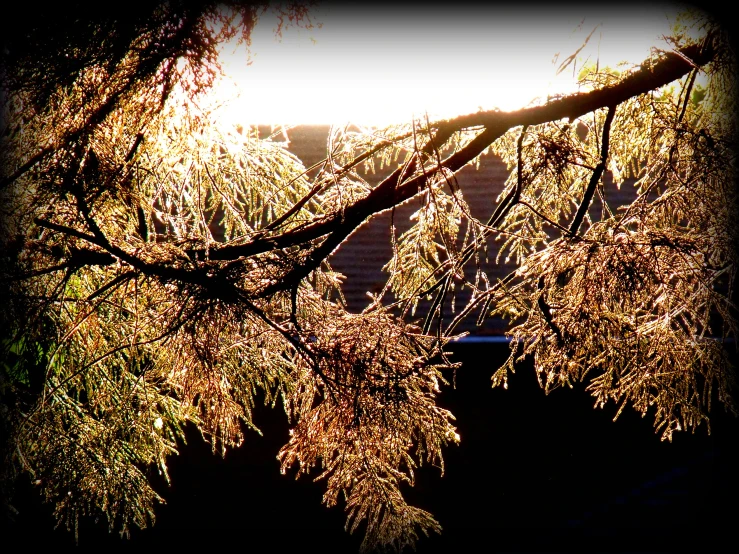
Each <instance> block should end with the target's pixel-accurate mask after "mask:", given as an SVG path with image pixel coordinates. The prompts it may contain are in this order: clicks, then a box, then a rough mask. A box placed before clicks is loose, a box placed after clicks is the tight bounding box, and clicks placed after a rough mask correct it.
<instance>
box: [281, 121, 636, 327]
mask: <svg viewBox="0 0 739 554" xmlns="http://www.w3.org/2000/svg"><path fill="white" fill-rule="evenodd" d="M328 132H329V127H328V126H318V125H316V126H299V127H295V128H293V129H291V130H289V131H288V136H289V139H290V144H289V150H290V151H292V152H293V153H294V154H296V155H297V156H298V157H299V158H300V159H301V160H302V161H303V163H304V164H305V166H306V167H309V166H311V165H312V164H314V163H316V162H319V161H321V160H322V159H323V158H324V157H325V155H326V140H327V137H328ZM388 173H389V170H386V171H385V172H384V173H378V174H377V175H366V176H365V177H366V178H367V180H368V181H370V182H379V180H380V179H382V178H383V177H385V176H386V175H387V174H388ZM507 177H508V170H507V168H506V166H505V164H504V163H503V162H502V160H501V159H500V158H498V157H497V156H495V155H492V154H490V155H483V156H482V157H481V160H480V164H479V168H476V167H474V166H472V165H470V166H467V167H465V168H463V169H462V170H461V171H459V172H458V173H457V182H458V184H459V187H460V189H461V191H462V195H463V198H464V199H465V201H466V202H467V204H468V205H469V207H470V211H471V213H472V215H473V216H475V217H476V218H478V219H480V220H482V221H486V220H487V219H488V217H489V216H490V214H491V213H492V212H493V210H494V209H495V205H496V200H497V198H498V196H499V195H500V193H501V191H502V190H503V185H504V183H505V181H506V179H507ZM606 186H607V187H608V188H609V198H610V204H611V207H613V206H617V205H622V204H624V203H627V202H628V201H630V199H631V198H633V188H632V187H628V186H626V185H624V186H622V187H621V189H620V190H619V189H616V187H615V186H610V187H609V183H608V182H606ZM419 206H420V200H419V199H413V200H411V201H410V202H408V203H406V204H404V205H403V206H400V207H399V208H397V209H396V210H394V213H391V212H385V213H382V214H379V215H377V216H375V217H373V218H372V219H371V220H369V221H368V222H366V223H365V224H364V225H363V226H362V227H360V228H359V229H358V230H357V231H356V232H355V233H354V234H352V235H351V236H350V237H349V239H348V240H347V241H346V242H345V243H344V244H342V245H341V246H340V247H339V249H338V250H337V251H336V252H334V254H333V255H332V256H331V258H330V259H329V263H330V264H331V266H332V268H333V269H334V270H336V271H338V272H340V273H342V274H344V275H345V276H346V280H345V282H344V289H343V290H344V295H345V298H346V303H347V308H348V310H349V311H351V312H361V311H362V310H363V309H364V308H366V307H367V305H368V304H369V298H368V296H367V293H368V292H370V293H380V292H381V291H382V289H383V287H384V286H385V283H386V282H387V277H388V274H387V273H386V272H384V271H383V270H382V267H383V266H384V265H385V264H386V263H387V262H388V261H389V260H390V258H391V256H392V247H391V227H392V226H393V225H394V226H395V228H396V233H397V234H398V235H399V234H400V233H402V232H403V231H404V230H406V229H407V228H408V227H409V226H410V220H409V217H410V215H411V214H412V213H413V212H414V211H416V210H417V209H418V208H419ZM599 212H600V207H599V204H598V201H596V202H594V205H593V206H592V208H591V213H592V214H593V215H595V214H596V213H599ZM500 245H501V243H500V242H495V241H493V240H489V241H488V259H487V260H484V259H483V260H481V262H482V266H483V268H484V270H485V271H486V272H487V274H488V276H489V278H490V281H491V282H494V281H495V280H496V279H497V278H501V279H502V278H504V277H505V276H506V275H508V274H509V273H510V272H511V271H514V270H515V265H514V264H513V263H505V262H504V260H502V259H501V263H500V264H496V263H495V258H496V256H497V253H498V248H499V246H500ZM465 276H466V277H467V278H470V279H472V278H474V266H470V267H469V268H468V269H467V271H466V272H465ZM456 294H457V299H456V302H455V304H456V308H457V309H461V308H462V307H463V306H464V304H465V301H466V299H468V298H469V291H468V290H461V291H460V290H459V289H457V290H456ZM385 298H386V299H387V300H388V301H392V300H393V297H392V295H391V293H389V292H388V293H387V296H386V297H385ZM429 304H430V303H429V302H428V301H424V302H423V303H421V304H419V308H418V310H417V312H416V313H417V315H418V317H422V316H425V310H424V308H427V307H428V306H429ZM451 308H452V306H451V302H448V303H447V305H446V306H445V309H444V311H445V317H444V322H445V323H448V322H449V321H451V319H452V317H453V314H452V310H451ZM477 315H478V313H477V312H475V313H473V314H472V315H471V316H470V317H468V318H467V320H466V321H465V323H464V324H463V325H461V326H460V327H458V328H457V331H460V332H462V331H464V332H468V333H470V334H471V335H502V334H504V332H505V329H506V328H507V326H508V323H507V322H505V321H503V320H500V319H489V320H487V321H485V323H484V324H483V325H482V326H481V327H477V326H476V324H475V322H476V319H477Z"/></svg>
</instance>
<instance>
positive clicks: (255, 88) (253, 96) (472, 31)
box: [214, 4, 676, 126]
mask: <svg viewBox="0 0 739 554" xmlns="http://www.w3.org/2000/svg"><path fill="white" fill-rule="evenodd" d="M381 6H382V7H375V8H372V7H370V6H366V7H355V8H345V7H339V6H336V5H332V6H330V7H324V8H321V9H320V10H319V11H317V12H316V14H315V18H314V19H315V20H316V21H318V22H320V23H321V26H320V27H314V28H312V29H301V28H295V27H291V28H288V29H286V30H285V31H284V32H283V34H282V37H281V38H276V36H275V32H274V29H275V28H276V25H277V23H276V18H274V17H270V16H265V17H263V18H262V19H261V20H260V22H259V23H258V25H257V26H256V28H255V30H254V33H253V36H252V45H251V48H250V52H251V64H247V59H248V57H249V56H248V55H247V51H246V48H245V46H240V47H237V46H236V45H235V44H227V45H225V46H224V48H223V50H222V53H221V61H222V64H223V67H224V70H225V76H224V77H223V78H222V79H220V81H219V83H218V85H217V87H216V88H215V89H214V94H215V95H216V96H217V97H218V99H219V100H220V101H221V102H223V103H224V106H223V107H222V108H221V115H220V117H221V119H222V120H224V121H228V122H233V123H240V124H247V125H248V124H285V125H297V124H340V123H346V122H349V121H351V122H354V123H357V124H360V125H368V126H381V125H387V124H390V123H394V122H403V121H407V120H409V119H410V118H411V117H413V116H416V117H423V116H425V115H426V114H428V115H429V117H430V118H432V119H436V118H448V117H453V116H455V115H459V114H465V113H470V112H475V111H478V110H481V109H482V110H489V109H496V108H497V109H500V110H504V111H508V110H515V109H519V108H522V107H524V106H526V105H530V104H531V103H535V102H541V101H545V100H546V98H547V97H548V96H551V95H556V94H565V93H569V92H573V91H575V90H576V84H575V78H576V76H577V72H578V71H579V69H580V68H581V67H582V64H583V63H585V62H586V61H589V62H591V63H596V62H597V63H599V64H600V66H601V67H603V66H606V65H610V66H615V65H616V64H618V63H619V62H622V61H626V62H629V63H639V62H641V61H642V60H644V59H645V58H647V57H648V56H649V54H650V51H651V49H652V48H653V47H656V48H661V49H667V48H669V46H668V45H667V44H666V43H665V42H664V41H662V40H660V39H661V37H662V36H663V35H667V34H669V29H670V24H671V23H673V22H674V15H675V11H676V10H675V9H674V7H673V8H672V9H671V8H670V7H668V6H654V5H652V6H645V7H643V8H641V9H639V8H636V7H633V6H629V7H628V8H620V9H619V10H616V8H610V9H601V10H600V11H598V10H595V9H591V10H588V9H587V8H583V7H582V6H579V7H578V8H574V7H573V8H561V7H559V8H557V10H556V11H554V10H553V9H549V11H546V10H547V8H539V9H537V10H534V9H533V8H531V7H529V8H528V9H527V10H526V11H523V10H521V11H516V10H514V9H501V8H495V7H494V8H471V7H469V8H465V7H464V6H462V7H456V8H455V7H453V6H447V7H446V8H432V9H424V10H423V11H419V10H415V9H411V8H408V7H397V8H391V7H390V6H388V5H387V4H383V5H381ZM591 32H592V34H591ZM589 35H590V39H589V41H588V43H587V45H586V46H585V47H584V48H583V49H582V50H581V51H580V52H579V54H578V61H577V63H575V64H572V65H570V66H569V67H568V69H567V70H566V71H563V72H562V73H560V74H559V75H557V68H558V66H559V65H560V64H561V62H562V61H563V60H565V59H566V58H567V57H568V56H570V55H571V54H573V53H575V52H576V51H578V49H579V48H580V47H581V46H582V45H583V43H584V42H585V40H586V38H587V37H588V36H589Z"/></svg>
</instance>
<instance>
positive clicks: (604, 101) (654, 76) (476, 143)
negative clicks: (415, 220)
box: [192, 37, 716, 275]
mask: <svg viewBox="0 0 739 554" xmlns="http://www.w3.org/2000/svg"><path fill="white" fill-rule="evenodd" d="M715 56H716V49H715V47H714V45H713V42H712V40H711V37H708V39H707V40H706V41H705V43H701V44H695V45H691V46H688V47H686V48H683V49H681V50H680V51H679V53H674V52H671V53H668V54H665V55H664V56H663V57H662V58H661V59H659V60H657V61H655V62H653V63H651V62H644V63H643V64H642V65H641V67H640V69H638V70H637V71H635V72H634V73H632V74H630V75H628V76H626V77H625V78H624V79H623V80H621V81H620V82H619V83H616V84H615V85H612V86H609V87H605V88H602V89H598V90H594V91H591V92H584V93H577V94H572V95H569V96H565V97H563V98H560V99H557V100H553V101H551V102H548V103H547V104H545V105H543V106H535V107H531V108H524V109H521V110H517V111H513V112H500V111H487V112H479V113H475V114H469V115H464V116H460V117H457V118H454V119H449V120H444V121H441V122H437V123H432V127H435V128H436V129H437V134H436V136H435V137H434V139H433V141H430V142H429V144H428V145H427V146H430V145H431V143H432V142H433V146H434V147H440V146H441V145H443V143H444V142H446V140H448V138H449V137H451V136H452V135H453V134H454V133H455V132H457V131H461V130H463V129H468V128H471V127H479V126H482V127H484V130H483V131H482V132H481V133H480V134H479V135H478V136H477V137H475V138H474V139H473V140H472V142H470V143H469V144H468V145H467V146H466V147H465V148H463V149H461V150H459V151H458V152H456V153H454V154H452V155H451V156H449V157H448V158H446V159H445V160H444V161H443V163H442V165H441V166H440V167H439V169H441V167H444V168H446V169H447V170H451V171H452V172H457V171H459V170H460V169H461V168H462V167H464V166H465V165H467V164H468V163H469V162H471V161H472V160H474V159H475V158H476V157H477V156H479V155H480V154H481V153H482V152H483V151H484V150H485V149H486V148H487V147H488V146H490V145H491V144H492V143H493V142H494V141H495V140H497V139H498V138H500V137H501V136H502V135H503V134H504V133H506V132H507V131H508V130H509V129H512V128H514V127H518V126H521V125H540V124H543V123H548V122H550V121H556V120H559V119H564V118H569V119H570V120H574V119H576V118H578V117H580V116H581V115H583V114H586V113H590V112H592V111H595V110H597V109H601V108H606V107H609V106H616V105H618V104H620V103H622V102H624V101H626V100H628V99H629V98H633V97H635V96H639V95H641V94H646V93H648V92H650V91H652V90H655V89H658V88H660V87H662V86H664V85H667V84H669V83H671V82H672V81H674V80H676V79H679V78H681V77H683V76H685V75H686V74H688V73H689V72H690V71H691V70H693V68H694V66H698V67H700V66H703V65H705V64H707V63H709V62H711V61H712V60H713V59H714V57H715ZM691 60H692V63H691V62H690V61H691ZM404 171H405V173H406V174H407V173H408V168H405V169H404V170H401V169H398V170H396V171H394V172H393V173H392V174H391V175H390V176H389V177H387V178H386V179H385V180H384V181H383V182H382V183H380V184H379V185H378V186H377V187H376V188H375V189H374V190H373V191H372V192H371V193H370V194H369V195H368V196H366V197H365V198H363V199H361V200H359V201H357V202H356V203H354V204H353V205H351V206H348V207H347V208H346V210H344V213H343V216H342V214H340V213H336V214H332V215H331V216H329V217H327V218H323V219H321V220H320V221H316V222H314V223H311V224H308V225H306V226H304V227H301V228H300V229H296V230H292V231H287V232H285V233H282V234H280V235H276V236H271V237H258V238H255V239H254V240H252V241H251V242H248V243H246V244H241V245H226V246H222V247H220V248H218V247H211V249H210V256H209V257H210V259H211V260H233V259H236V258H239V257H242V256H246V257H248V256H254V255H258V254H262V253H264V252H268V251H271V250H274V249H281V248H287V247H290V246H294V245H297V244H301V243H306V242H309V241H311V240H314V239H317V238H320V237H322V236H326V235H329V234H330V235H332V237H333V238H331V239H327V240H326V241H325V242H324V244H325V248H322V249H321V254H322V255H324V257H325V255H328V254H330V253H331V252H332V251H333V250H334V249H335V248H336V247H338V246H339V244H341V242H342V241H343V240H344V239H345V238H346V237H347V236H348V235H349V234H350V233H351V231H353V230H354V229H356V228H357V227H358V226H359V225H361V224H362V223H363V222H364V221H366V220H368V219H369V218H370V217H371V216H373V215H375V214H378V213H380V212H383V211H385V210H388V209H390V208H392V207H394V206H396V205H398V204H401V203H403V202H405V201H406V200H409V199H410V198H412V197H413V196H415V195H416V194H417V193H418V192H420V191H421V190H423V189H424V185H425V179H426V178H425V177H424V176H423V175H419V176H415V177H413V178H411V179H408V180H406V181H404V182H402V183H401V182H400V178H401V176H402V174H403V172H404ZM201 250H202V249H197V250H193V252H192V254H193V256H195V258H194V259H200V258H199V255H202V253H201ZM316 253H317V252H316ZM308 273H309V271H308ZM306 275H307V273H306Z"/></svg>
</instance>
